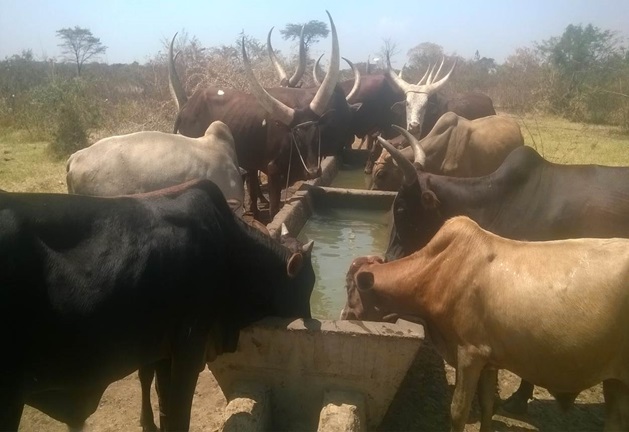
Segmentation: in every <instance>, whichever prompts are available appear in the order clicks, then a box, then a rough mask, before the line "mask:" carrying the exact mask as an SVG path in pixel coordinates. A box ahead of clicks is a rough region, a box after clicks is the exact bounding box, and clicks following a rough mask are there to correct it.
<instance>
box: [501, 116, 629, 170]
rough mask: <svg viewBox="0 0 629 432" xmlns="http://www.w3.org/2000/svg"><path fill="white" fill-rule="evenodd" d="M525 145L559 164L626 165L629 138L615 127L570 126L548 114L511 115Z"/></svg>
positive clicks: (628, 156) (572, 124)
mask: <svg viewBox="0 0 629 432" xmlns="http://www.w3.org/2000/svg"><path fill="white" fill-rule="evenodd" d="M512 117H513V118H515V119H516V120H517V121H518V123H520V127H521V129H522V135H523V136H524V142H525V143H526V144H527V145H529V146H531V147H533V148H535V149H536V150H537V151H538V152H539V153H540V154H541V155H542V156H544V158H546V159H547V160H549V161H551V162H555V163H562V164H599V165H614V166H629V135H627V134H626V133H623V132H622V130H621V128H620V127H617V126H601V125H587V124H583V123H572V122H569V121H567V120H565V119H562V118H559V117H553V116H549V115H544V116H540V115H532V114H528V115H525V116H512Z"/></svg>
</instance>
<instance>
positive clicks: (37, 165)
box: [0, 131, 67, 192]
mask: <svg viewBox="0 0 629 432" xmlns="http://www.w3.org/2000/svg"><path fill="white" fill-rule="evenodd" d="M25 136H26V134H24V133H23V132H7V131H3V132H0V189H4V190H6V191H10V192H66V191H67V189H66V169H65V163H66V160H65V159H58V158H54V157H53V156H51V155H50V152H49V150H48V143H47V142H28V141H27V140H26V139H25Z"/></svg>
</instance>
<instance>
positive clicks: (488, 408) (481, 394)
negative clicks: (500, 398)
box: [478, 367, 498, 432]
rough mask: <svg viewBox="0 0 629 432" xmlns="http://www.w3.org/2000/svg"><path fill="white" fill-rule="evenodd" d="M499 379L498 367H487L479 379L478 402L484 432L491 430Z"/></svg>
mask: <svg viewBox="0 0 629 432" xmlns="http://www.w3.org/2000/svg"><path fill="white" fill-rule="evenodd" d="M497 381H498V369H494V368H490V367H486V368H485V369H483V370H482V372H481V374H480V379H479V381H478V403H479V404H480V410H481V417H480V430H481V431H483V432H485V431H491V418H492V417H493V415H494V401H495V399H496V383H497Z"/></svg>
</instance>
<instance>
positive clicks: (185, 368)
mask: <svg viewBox="0 0 629 432" xmlns="http://www.w3.org/2000/svg"><path fill="white" fill-rule="evenodd" d="M0 268H1V269H2V271H1V272H0V320H1V322H0V336H1V337H2V340H3V342H4V346H5V350H4V354H3V355H2V356H0V430H3V431H4V430H17V428H18V425H19V423H20V417H21V414H22V409H23V406H24V404H25V403H26V404H28V405H31V406H33V407H35V408H37V409H39V410H41V411H42V412H44V413H46V414H47V415H49V416H51V417H53V418H55V419H57V420H59V421H62V422H64V423H66V424H68V425H69V426H70V427H72V428H80V427H82V425H83V424H84V421H85V420H86V419H87V417H88V416H89V415H90V414H92V413H93V412H94V411H95V410H96V408H97V406H98V402H99V400H100V398H101V396H102V394H103V392H104V391H105V389H106V388H107V386H108V385H109V384H110V383H112V382H113V381H116V380H118V379H120V378H122V377H124V376H126V375H128V374H129V373H131V372H133V371H134V370H136V369H138V368H139V367H140V366H142V365H144V364H148V363H153V362H156V361H159V360H161V359H167V360H169V362H168V363H169V366H171V367H172V373H171V375H170V376H171V378H172V379H171V380H170V393H169V394H170V397H169V399H168V401H167V405H166V406H165V411H166V413H167V415H168V420H169V422H168V424H167V425H166V427H165V429H166V430H187V429H188V427H189V421H190V407H191V403H192V398H193V395H194V388H195V385H196V381H197V378H198V373H199V371H200V370H202V367H203V366H204V364H205V362H206V360H207V359H208V358H212V356H213V355H218V354H220V353H222V352H224V351H233V350H234V349H235V348H236V343H237V340H238V334H239V330H240V329H241V328H242V327H244V326H247V325H249V324H250V323H252V322H254V321H256V320H258V319H260V318H262V317H264V316H268V315H277V316H284V317H304V318H307V317H310V306H309V300H310V294H311V291H312V288H313V285H314V279H315V276H314V272H313V269H312V264H311V262H310V260H309V259H307V258H305V257H304V255H303V254H301V253H291V252H290V251H289V250H288V249H286V248H284V247H281V246H280V245H279V244H277V242H274V241H273V240H271V239H270V238H269V237H268V236H265V235H264V234H263V233H261V232H260V231H258V230H257V229H255V228H252V227H250V226H249V225H247V224H246V223H244V222H243V221H241V220H240V219H239V218H237V217H235V216H234V215H233V213H232V211H231V210H230V208H229V206H228V205H227V202H226V200H225V198H224V197H223V195H222V193H221V191H220V190H219V188H218V187H217V186H216V185H215V184H214V183H212V182H210V181H208V180H201V181H197V182H192V183H191V184H184V185H181V186H179V187H174V188H171V189H169V190H163V191H159V192H155V193H150V194H146V195H138V196H128V197H116V198H96V197H87V196H78V195H65V194H26V193H2V194H0Z"/></svg>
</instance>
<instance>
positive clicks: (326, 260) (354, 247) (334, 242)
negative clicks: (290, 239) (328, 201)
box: [298, 208, 389, 319]
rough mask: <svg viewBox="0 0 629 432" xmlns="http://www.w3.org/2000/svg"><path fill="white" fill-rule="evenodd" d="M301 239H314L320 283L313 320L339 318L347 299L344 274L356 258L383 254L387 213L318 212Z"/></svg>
mask: <svg viewBox="0 0 629 432" xmlns="http://www.w3.org/2000/svg"><path fill="white" fill-rule="evenodd" d="M298 239H299V240H301V241H304V242H306V241H309V240H314V242H315V243H314V249H313V251H312V254H313V256H312V264H313V267H314V271H315V274H316V276H317V281H316V283H315V287H314V290H313V293H312V297H311V299H310V306H311V310H312V316H313V318H317V319H338V318H339V315H340V312H341V309H342V308H343V306H345V300H346V298H347V296H346V293H345V275H346V273H347V270H348V269H349V266H350V264H351V262H352V261H353V260H354V258H356V257H359V256H363V255H380V256H382V255H383V254H384V251H385V250H386V248H387V242H388V239H389V230H388V214H387V212H385V211H382V210H354V209H339V208H332V209H317V210H316V212H315V214H314V215H312V216H311V217H310V219H308V221H307V222H306V225H305V226H304V227H303V229H302V230H301V232H300V234H299V236H298Z"/></svg>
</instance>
